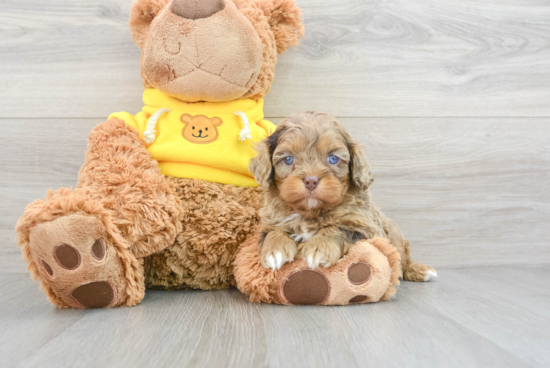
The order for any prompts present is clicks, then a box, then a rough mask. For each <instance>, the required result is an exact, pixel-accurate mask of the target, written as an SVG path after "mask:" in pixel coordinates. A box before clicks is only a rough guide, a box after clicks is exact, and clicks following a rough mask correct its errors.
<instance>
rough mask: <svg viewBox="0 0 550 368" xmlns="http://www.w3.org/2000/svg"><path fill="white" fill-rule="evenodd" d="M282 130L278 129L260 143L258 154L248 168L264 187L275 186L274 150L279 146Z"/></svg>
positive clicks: (257, 149) (257, 148)
mask: <svg viewBox="0 0 550 368" xmlns="http://www.w3.org/2000/svg"><path fill="white" fill-rule="evenodd" d="M281 132H282V131H281V130H279V129H277V130H275V132H274V133H273V134H271V135H270V136H269V137H267V138H266V139H264V140H263V141H261V142H260V143H258V145H257V146H256V151H258V155H257V156H256V157H254V159H253V160H252V161H251V162H250V166H249V167H248V169H249V170H250V172H251V173H252V175H254V179H256V181H257V182H258V184H260V186H261V187H262V188H264V189H269V188H274V187H275V169H274V168H273V152H275V148H277V143H278V141H279V135H280V134H281Z"/></svg>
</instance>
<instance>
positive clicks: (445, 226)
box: [0, 0, 550, 368]
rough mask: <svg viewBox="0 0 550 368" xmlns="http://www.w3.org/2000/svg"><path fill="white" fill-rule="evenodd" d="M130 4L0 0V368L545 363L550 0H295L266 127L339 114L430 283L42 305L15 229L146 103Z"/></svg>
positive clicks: (548, 342) (549, 313)
mask: <svg viewBox="0 0 550 368" xmlns="http://www.w3.org/2000/svg"><path fill="white" fill-rule="evenodd" d="M132 1H133V0H100V1H98V0H3V1H0V5H1V6H0V173H1V175H0V367H18V366H21V367H65V366H67V367H73V366H75V367H78V366H85V367H90V366H97V367H108V366H116V367H163V366H178V367H180V366H181V367H206V366H220V367H229V366H231V367H263V366H269V367H294V366H296V367H301V368H303V367H346V368H351V367H356V366H357V367H358V366H361V367H386V366H391V367H393V366H395V367H400V368H401V367H422V368H426V367H453V366H457V367H476V366H480V367H484V368H486V367H508V366H513V367H523V366H535V367H549V366H550V292H549V291H548V286H547V284H548V280H549V279H550V225H549V224H550V190H549V188H550V144H549V142H550V0H521V1H518V0H483V1H480V0H438V1H434V0H369V1H366V0H297V3H298V4H299V5H300V7H301V8H302V10H303V15H304V20H305V28H306V34H305V36H304V38H303V41H302V44H301V45H300V46H299V47H296V48H293V49H291V50H289V51H288V52H287V53H285V54H283V55H281V56H280V57H279V61H278V64H277V70H276V75H275V83H274V85H273V87H272V89H271V91H270V92H269V94H268V95H267V96H266V98H265V112H266V117H267V118H268V119H270V120H272V121H274V122H279V121H280V120H281V118H282V117H284V116H286V115H288V114H290V113H292V112H295V111H300V110H319V111H325V112H329V113H331V114H333V115H335V116H337V117H338V118H339V119H340V120H341V121H342V123H343V124H344V125H345V126H346V128H347V129H348V130H349V131H350V133H351V134H352V135H353V136H354V137H356V139H358V140H359V141H361V142H362V143H363V144H365V146H366V152H367V155H368V157H369V159H370V162H371V165H372V169H373V174H374V177H375V182H374V184H373V186H372V187H371V188H372V190H373V194H374V200H375V202H376V203H377V204H378V205H379V206H380V207H381V208H382V209H383V211H384V212H385V213H386V214H388V215H389V216H391V217H392V218H394V219H395V220H396V222H397V223H398V224H399V225H400V227H401V228H402V229H403V232H404V233H405V235H406V236H407V238H409V239H410V240H411V243H412V251H413V257H414V258H415V260H417V261H419V262H422V263H426V264H430V265H432V266H435V267H437V268H438V272H439V274H440V278H439V280H437V281H436V282H433V283H427V284H413V283H404V284H403V285H402V287H401V288H400V290H399V292H398V294H397V298H396V299H395V300H394V301H391V302H387V303H379V304H376V305H367V306H365V305H361V306H349V307H322V308H317V307H280V306H266V305H255V304H251V303H249V302H248V301H247V300H246V299H245V297H244V296H242V295H241V294H239V292H237V291H236V290H231V291H223V292H186V293H166V292H155V291H149V292H148V294H147V296H146V298H145V300H144V302H143V303H142V304H141V305H139V306H138V307H136V308H132V309H117V310H93V311H78V310H56V309H54V308H53V307H51V306H50V305H49V304H48V302H47V301H46V298H45V297H44V295H43V294H42V293H41V292H40V291H39V289H38V287H37V285H33V284H32V282H31V280H30V277H29V275H28V274H27V273H26V271H25V265H24V263H23V261H22V259H21V253H20V251H19V249H18V247H17V242H16V235H15V231H14V227H15V223H16V222H17V219H18V218H19V216H21V214H22V212H23V210H24V208H25V206H26V205H27V204H28V203H30V202H32V201H33V200H35V199H36V198H42V197H44V196H45V194H46V192H47V190H48V189H50V188H53V189H57V188H59V187H71V186H74V185H75V184H76V179H77V173H78V170H79V168H80V166H81V165H82V163H83V161H84V152H85V149H86V139H87V136H88V133H89V132H90V130H91V129H92V128H93V127H94V126H95V125H97V124H98V123H100V122H101V121H103V120H105V118H106V117H107V116H108V115H110V114H111V113H112V112H115V111H128V112H131V113H136V112H137V111H139V110H141V107H142V101H141V94H142V92H143V88H142V82H141V78H140V73H139V57H140V52H139V50H138V48H137V47H136V46H135V45H134V44H133V43H132V40H131V37H130V31H129V29H128V26H127V22H128V14H129V9H130V6H131V4H132Z"/></svg>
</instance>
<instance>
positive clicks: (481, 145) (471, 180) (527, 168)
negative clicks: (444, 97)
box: [0, 118, 550, 272]
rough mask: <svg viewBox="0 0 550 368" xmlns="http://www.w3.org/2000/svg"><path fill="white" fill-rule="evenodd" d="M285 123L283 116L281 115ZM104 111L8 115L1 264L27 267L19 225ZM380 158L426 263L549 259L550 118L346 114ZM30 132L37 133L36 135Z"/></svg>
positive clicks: (387, 188)
mask: <svg viewBox="0 0 550 368" xmlns="http://www.w3.org/2000/svg"><path fill="white" fill-rule="evenodd" d="M273 120H274V121H275V122H278V120H279V119H273ZM98 122H99V120H95V119H78V120H64V119H61V120H40V119H39V120H33V119H26V120H25V119H20V120H15V121H14V120H0V131H2V132H3V136H4V138H5V139H4V141H3V142H4V144H3V145H1V146H0V157H6V158H9V159H5V160H2V161H0V171H1V172H2V173H3V175H2V177H0V189H1V190H0V256H1V257H0V270H2V271H3V272H9V271H15V272H24V265H23V262H22V261H21V256H20V253H19V249H18V248H17V246H16V243H15V232H14V230H13V229H14V226H15V223H16V221H17V219H18V218H19V216H20V215H21V214H22V213H23V210H24V208H25V206H26V205H27V204H28V203H30V202H31V201H33V200H34V199H36V198H43V197H44V196H45V194H46V191H47V189H48V188H53V189H57V188H59V187H71V186H74V185H75V184H76V178H77V172H78V169H79V167H80V165H81V164H82V162H83V160H84V151H85V149H86V138H87V135H88V132H89V131H90V129H92V127H93V126H94V125H95V124H97V123H98ZM342 122H343V124H344V125H345V126H346V127H347V128H348V130H349V131H350V132H351V133H352V134H353V135H354V136H355V137H356V139H358V140H359V141H360V142H362V143H363V144H365V145H366V151H367V154H368V156H369V159H370V162H371V164H372V168H373V172H374V175H375V182H374V184H373V186H372V189H373V193H374V199H375V201H376V203H377V204H378V205H379V206H380V207H381V208H382V209H383V210H384V211H385V212H386V213H387V214H388V215H389V216H391V217H393V218H394V219H395V220H396V221H397V222H398V224H399V225H400V226H401V227H402V229H403V231H404V233H405V234H406V236H407V237H408V238H409V239H410V240H411V242H412V244H413V248H412V249H413V256H414V258H415V259H416V260H418V261H419V262H425V263H428V264H431V265H433V266H437V267H461V266H471V265H495V264H525V263H550V246H549V243H548V239H550V227H549V226H548V223H549V220H550V194H549V192H548V187H549V186H550V169H549V168H550V150H548V148H547V144H548V141H549V140H550V130H549V129H548V128H547V127H548V124H549V123H550V120H549V119H466V118H460V119H439V118H438V119H428V118H426V119H404V118H400V119H382V118H378V119H342ZM29 132H32V134H30V135H29Z"/></svg>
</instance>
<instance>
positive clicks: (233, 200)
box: [145, 179, 261, 290]
mask: <svg viewBox="0 0 550 368" xmlns="http://www.w3.org/2000/svg"><path fill="white" fill-rule="evenodd" d="M171 181H172V182H173V183H174V185H175V192H176V195H177V196H178V197H179V199H180V202H181V208H182V210H183V213H184V217H183V224H184V225H183V229H182V231H181V232H180V233H179V234H178V237H177V240H176V241H175V242H174V243H173V244H172V245H171V246H169V247H168V248H166V249H165V250H163V251H162V252H159V253H156V254H153V255H151V256H150V257H148V258H146V260H145V270H146V285H147V287H148V288H156V289H166V290H173V289H182V288H183V289H188V288H190V289H202V290H212V289H226V288H228V287H230V286H234V285H235V279H234V277H233V261H234V259H235V253H236V251H237V248H238V247H239V246H240V245H241V244H242V243H244V242H245V240H246V238H247V236H248V235H249V234H250V233H251V231H252V229H253V228H254V227H255V226H256V225H257V224H258V221H259V217H258V208H259V207H260V202H261V189H259V188H248V187H235V186H232V185H223V184H218V183H209V182H206V181H202V180H190V179H171Z"/></svg>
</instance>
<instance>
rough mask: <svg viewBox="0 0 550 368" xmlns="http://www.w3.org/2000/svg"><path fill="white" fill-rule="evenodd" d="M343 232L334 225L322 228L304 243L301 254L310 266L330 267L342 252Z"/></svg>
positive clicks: (313, 267)
mask: <svg viewBox="0 0 550 368" xmlns="http://www.w3.org/2000/svg"><path fill="white" fill-rule="evenodd" d="M345 238H346V237H345V234H344V233H343V232H342V231H341V230H340V229H339V228H338V227H336V226H331V227H327V228H324V229H322V230H320V231H318V232H317V234H315V235H314V236H313V237H312V238H311V239H309V240H308V241H307V242H305V243H304V245H303V247H302V250H301V254H302V258H305V260H306V261H307V264H308V266H309V267H310V268H312V269H315V268H317V267H319V266H323V267H327V268H328V267H330V266H332V265H333V264H335V263H336V262H337V261H338V259H340V257H341V256H342V255H343V253H344V243H345Z"/></svg>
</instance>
